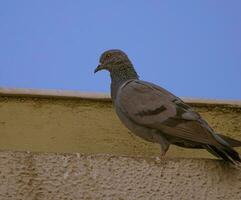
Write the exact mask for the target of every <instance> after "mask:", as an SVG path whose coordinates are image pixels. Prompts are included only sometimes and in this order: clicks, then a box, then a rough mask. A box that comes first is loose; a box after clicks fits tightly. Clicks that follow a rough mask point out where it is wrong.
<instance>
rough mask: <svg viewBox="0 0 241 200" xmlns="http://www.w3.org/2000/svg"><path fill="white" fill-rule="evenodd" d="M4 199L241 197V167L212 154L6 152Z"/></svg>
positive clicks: (2, 158)
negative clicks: (201, 156)
mask: <svg viewBox="0 0 241 200" xmlns="http://www.w3.org/2000/svg"><path fill="white" fill-rule="evenodd" d="M0 163H1V164H0V199H1V200H7V199H24V200H25V199H26V200H28V199H31V200H32V199H35V200H38V199H42V200H50V199H52V200H55V199H56V200H61V199H62V200H67V199H68V200H69V199H72V200H74V199H86V200H90V199H96V200H99V199H100V200H101V199H108V200H134V199H138V200H149V199H150V200H189V199H190V200H192V199H194V200H215V199H220V200H223V199H228V200H239V199H241V171H240V169H236V168H233V167H230V166H228V165H225V164H224V163H222V162H219V161H214V160H208V159H168V160H163V161H159V162H158V161H155V159H154V158H143V157H130V156H128V157H124V156H111V155H89V156H87V155H80V154H54V153H25V152H1V153H0Z"/></svg>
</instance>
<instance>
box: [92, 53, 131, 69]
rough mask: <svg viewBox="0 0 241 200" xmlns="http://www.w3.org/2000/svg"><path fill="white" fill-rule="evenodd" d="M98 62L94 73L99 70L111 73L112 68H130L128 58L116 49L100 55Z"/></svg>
mask: <svg viewBox="0 0 241 200" xmlns="http://www.w3.org/2000/svg"><path fill="white" fill-rule="evenodd" d="M99 62H100V64H99V65H98V66H97V68H96V69H95V73H96V72H98V71H100V70H107V71H109V72H112V70H113V69H114V68H115V69H117V68H118V70H120V69H121V68H122V67H124V66H129V65H130V66H132V64H131V61H130V60H129V58H128V56H127V55H126V54H125V53H124V52H123V51H121V50H118V49H111V50H108V51H105V52H104V53H102V55H101V56H100V60H99Z"/></svg>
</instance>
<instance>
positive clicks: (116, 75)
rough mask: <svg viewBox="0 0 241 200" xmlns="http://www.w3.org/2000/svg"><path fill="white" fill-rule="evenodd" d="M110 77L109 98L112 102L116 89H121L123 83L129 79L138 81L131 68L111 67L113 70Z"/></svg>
mask: <svg viewBox="0 0 241 200" xmlns="http://www.w3.org/2000/svg"><path fill="white" fill-rule="evenodd" d="M114 69H116V70H114ZM110 76H111V98H112V101H113V102H115V99H116V95H117V92H118V89H119V88H120V87H121V85H122V84H123V83H125V82H126V81H128V80H130V79H139V76H138V74H137V73H136V71H135V69H134V68H133V67H132V66H128V67H124V66H123V67H122V68H121V70H120V68H119V69H117V68H115V67H113V70H112V71H111V73H110Z"/></svg>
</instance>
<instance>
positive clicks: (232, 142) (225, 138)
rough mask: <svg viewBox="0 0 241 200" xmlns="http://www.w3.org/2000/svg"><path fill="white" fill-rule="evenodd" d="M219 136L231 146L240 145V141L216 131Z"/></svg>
mask: <svg viewBox="0 0 241 200" xmlns="http://www.w3.org/2000/svg"><path fill="white" fill-rule="evenodd" d="M216 135H218V136H219V137H221V138H222V139H223V140H225V141H226V142H227V143H228V144H229V145H230V146H231V147H241V141H239V140H235V139H233V138H230V137H228V136H225V135H222V134H218V133H216Z"/></svg>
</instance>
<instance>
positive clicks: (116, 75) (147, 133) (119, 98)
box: [94, 49, 241, 164]
mask: <svg viewBox="0 0 241 200" xmlns="http://www.w3.org/2000/svg"><path fill="white" fill-rule="evenodd" d="M101 70H107V71H109V73H110V77H111V99H112V101H113V104H114V108H115V111H116V114H117V115H118V117H119V119H120V121H121V122H122V123H123V124H124V125H125V126H126V127H127V128H128V129H129V130H130V131H131V132H132V133H134V134H135V135H137V136H139V137H141V138H143V139H144V140H147V141H149V142H153V143H159V144H160V149H161V153H160V157H161V158H162V157H163V156H164V155H165V153H166V152H167V150H168V149H169V146H170V145H171V144H173V145H177V146H181V147H185V148H193V149H206V150H207V151H209V152H210V153H211V154H213V155H214V156H216V157H218V158H221V159H223V160H225V161H227V162H229V163H232V164H238V163H241V159H240V157H239V154H238V152H237V151H235V150H234V149H233V147H239V146H241V141H238V140H235V139H232V138H230V137H228V136H224V135H221V134H217V133H215V132H214V130H213V129H212V128H211V127H210V126H209V124H208V123H207V122H206V121H205V120H204V119H203V118H202V117H201V116H200V115H199V114H198V113H197V112H196V111H194V110H193V109H192V108H191V107H190V106H189V105H187V104H185V103H184V102H183V101H182V100H181V99H180V98H178V97H176V96H175V95H173V94H172V93H171V92H169V91H167V90H166V89H164V88H162V87H160V86H158V85H155V84H153V83H150V82H146V81H143V80H140V79H139V76H138V74H137V72H136V70H135V69H134V67H133V65H132V63H131V61H130V59H129V58H128V56H127V54H126V53H124V52H123V51H121V50H118V49H111V50H107V51H105V52H104V53H103V54H102V55H101V57H100V60H99V65H98V66H97V68H96V69H95V71H94V73H96V72H98V71H101Z"/></svg>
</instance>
